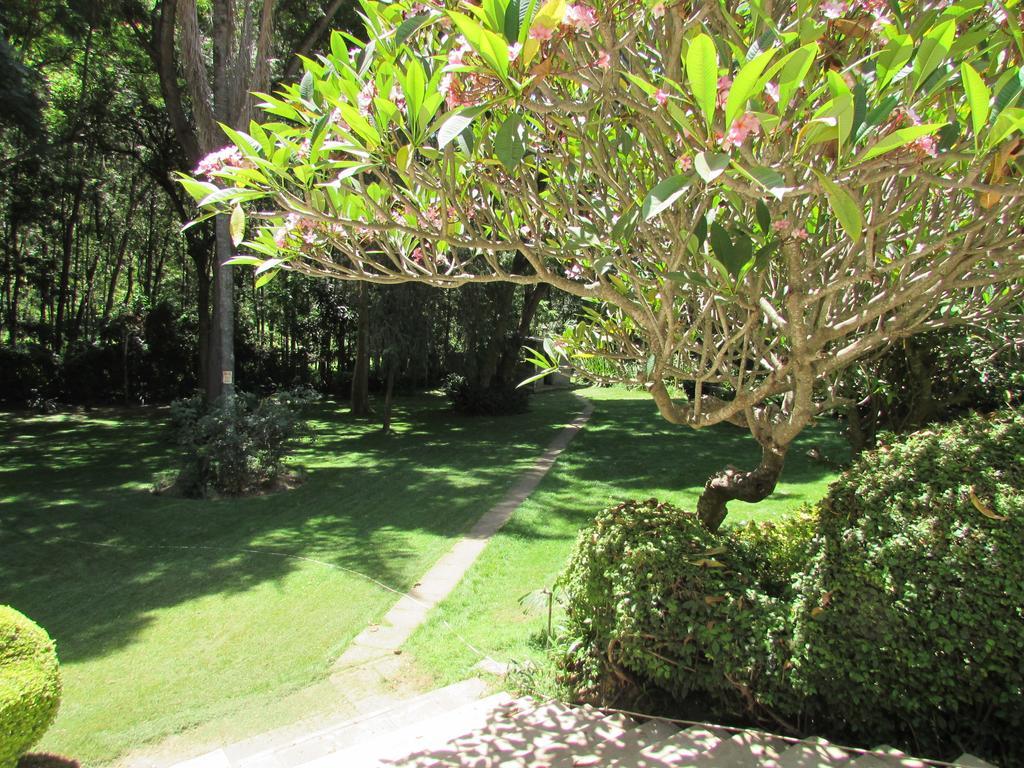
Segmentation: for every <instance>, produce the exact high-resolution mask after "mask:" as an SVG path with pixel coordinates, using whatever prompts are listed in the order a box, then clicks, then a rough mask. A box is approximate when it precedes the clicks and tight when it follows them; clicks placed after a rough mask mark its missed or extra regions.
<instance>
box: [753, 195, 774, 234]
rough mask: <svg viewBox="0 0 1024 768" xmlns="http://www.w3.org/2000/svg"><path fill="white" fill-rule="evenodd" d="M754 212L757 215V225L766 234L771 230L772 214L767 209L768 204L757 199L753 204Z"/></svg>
mask: <svg viewBox="0 0 1024 768" xmlns="http://www.w3.org/2000/svg"><path fill="white" fill-rule="evenodd" d="M754 213H755V214H756V215H757V225H758V226H759V227H761V231H762V232H764V233H765V234H767V233H768V232H769V231H770V230H771V226H772V214H771V211H769V210H768V206H767V205H765V204H764V200H758V201H757V204H756V205H755V206H754Z"/></svg>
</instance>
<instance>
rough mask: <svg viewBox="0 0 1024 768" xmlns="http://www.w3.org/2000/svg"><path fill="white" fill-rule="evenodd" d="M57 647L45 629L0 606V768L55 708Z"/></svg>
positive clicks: (32, 739)
mask: <svg viewBox="0 0 1024 768" xmlns="http://www.w3.org/2000/svg"><path fill="white" fill-rule="evenodd" d="M60 696H61V682H60V669H59V667H58V664H57V651H56V649H55V648H54V644H53V641H52V640H51V639H50V636H49V635H48V634H46V631H45V630H44V629H42V628H41V627H40V626H39V625H38V624H36V623H35V622H33V621H32V620H31V619H28V618H26V617H25V616H24V615H23V614H21V613H19V612H18V611H16V610H14V609H13V608H11V607H10V606H7V605H0V768H14V767H15V766H16V765H17V763H18V758H19V757H21V755H22V754H23V753H25V752H26V751H28V749H30V748H31V747H32V745H33V744H35V743H36V742H37V741H38V740H39V738H40V737H41V736H42V735H43V734H44V733H45V732H46V729H47V728H49V727H50V723H52V722H53V718H54V717H56V715H57V708H58V707H59V706H60Z"/></svg>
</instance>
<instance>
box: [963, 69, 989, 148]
mask: <svg viewBox="0 0 1024 768" xmlns="http://www.w3.org/2000/svg"><path fill="white" fill-rule="evenodd" d="M960 78H961V79H962V80H963V83H964V91H965V92H966V94H967V106H968V107H969V108H970V110H971V126H972V127H973V128H974V139H975V141H978V140H979V139H980V138H981V134H982V131H983V130H984V129H985V126H986V125H987V124H988V116H989V112H990V111H991V107H990V106H989V102H990V100H991V99H992V91H991V90H989V87H988V86H987V85H985V81H984V80H982V79H981V75H979V74H978V72H977V70H975V69H974V67H972V66H971V65H970V64H968V63H967V62H964V63H963V64H961V65H960Z"/></svg>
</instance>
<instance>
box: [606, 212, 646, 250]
mask: <svg viewBox="0 0 1024 768" xmlns="http://www.w3.org/2000/svg"><path fill="white" fill-rule="evenodd" d="M639 213H640V211H638V210H637V208H636V204H635V203H633V204H630V206H629V208H627V209H626V210H625V212H624V213H623V214H622V215H621V216H619V218H618V219H616V220H615V224H614V225H613V226H612V231H611V238H612V240H614V241H615V242H617V243H622V242H624V241H626V240H628V239H629V238H630V237H632V235H633V232H635V231H636V225H637V219H638V216H639Z"/></svg>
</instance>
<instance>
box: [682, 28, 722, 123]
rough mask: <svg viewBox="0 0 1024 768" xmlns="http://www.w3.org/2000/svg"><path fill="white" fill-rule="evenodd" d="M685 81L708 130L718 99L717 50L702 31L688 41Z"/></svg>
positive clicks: (712, 41)
mask: <svg viewBox="0 0 1024 768" xmlns="http://www.w3.org/2000/svg"><path fill="white" fill-rule="evenodd" d="M686 81H687V82H688V83H689V85H690V91H691V92H692V93H693V98H694V100H695V101H696V102H697V106H698V107H700V110H701V112H702V113H703V114H704V121H705V123H707V127H708V130H709V131H710V130H711V121H712V120H713V119H714V117H715V102H716V100H717V99H718V51H716V50H715V42H714V40H712V39H711V38H710V37H708V36H707V35H705V34H704V33H703V32H702V33H701V34H699V35H697V36H696V37H695V38H693V39H692V40H691V41H690V47H689V49H688V50H687V51H686Z"/></svg>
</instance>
